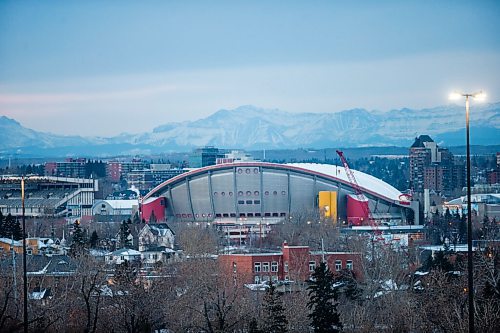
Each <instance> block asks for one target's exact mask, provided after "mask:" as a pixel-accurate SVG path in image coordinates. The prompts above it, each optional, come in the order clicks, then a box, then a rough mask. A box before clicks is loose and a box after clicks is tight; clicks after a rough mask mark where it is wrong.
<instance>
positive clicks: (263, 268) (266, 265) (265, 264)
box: [262, 262, 269, 272]
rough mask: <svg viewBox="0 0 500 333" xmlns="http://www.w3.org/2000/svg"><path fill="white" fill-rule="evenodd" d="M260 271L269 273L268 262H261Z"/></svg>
mask: <svg viewBox="0 0 500 333" xmlns="http://www.w3.org/2000/svg"><path fill="white" fill-rule="evenodd" d="M262 271H263V272H269V263H268V262H263V263H262Z"/></svg>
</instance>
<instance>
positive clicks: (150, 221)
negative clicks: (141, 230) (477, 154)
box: [149, 210, 156, 223]
mask: <svg viewBox="0 0 500 333" xmlns="http://www.w3.org/2000/svg"><path fill="white" fill-rule="evenodd" d="M149 223H156V215H155V211H154V210H153V211H152V212H151V215H150V216H149Z"/></svg>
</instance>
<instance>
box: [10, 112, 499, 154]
mask: <svg viewBox="0 0 500 333" xmlns="http://www.w3.org/2000/svg"><path fill="white" fill-rule="evenodd" d="M464 127H465V111H464V108H463V106H455V105H448V106H440V107H435V108H431V109H421V110H412V109H399V110H391V111H388V112H381V111H367V110H364V109H352V110H345V111H341V112H336V113H290V112H285V111H281V110H277V109H263V108H258V107H254V106H251V105H247V106H241V107H238V108H236V109H234V110H220V111H217V112H216V113H214V114H212V115H211V116H209V117H207V118H204V119H199V120H196V121H186V122H181V123H167V124H164V125H159V126H158V127H156V128H155V129H154V130H153V131H152V132H147V133H141V134H135V135H128V134H127V135H119V136H115V137H111V138H83V137H79V136H71V137H68V136H60V135H53V134H50V133H42V132H37V131H34V130H31V129H27V128H25V127H22V126H21V125H20V124H19V123H18V122H16V121H15V120H12V119H9V118H7V117H4V116H3V117H0V140H1V141H0V152H4V153H9V152H10V153H12V152H14V151H21V152H24V153H29V152H34V151H36V152H38V153H43V151H44V150H46V151H48V150H50V151H52V153H55V152H57V151H60V152H61V153H62V154H68V153H72V154H75V155H81V154H84V153H87V154H95V153H96V152H97V153H98V154H100V155H116V154H130V153H133V154H138V153H152V152H162V151H163V152H165V151H187V150H190V149H192V148H193V147H199V146H205V145H213V146H217V147H220V148H244V149H262V148H266V149H271V148H298V147H314V148H326V147H362V146H389V145H391V146H403V147H407V146H409V145H410V144H411V143H412V142H413V139H414V137H415V136H417V135H420V134H428V135H430V136H431V137H432V138H433V139H434V140H435V141H437V142H438V143H440V144H441V145H444V146H453V145H463V143H464V131H465V129H464ZM471 138H472V142H473V143H474V144H482V145H494V144H500V103H494V104H488V105H482V106H479V105H476V106H475V107H474V109H473V112H471Z"/></svg>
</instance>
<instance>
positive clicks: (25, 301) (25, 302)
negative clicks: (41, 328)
mask: <svg viewBox="0 0 500 333" xmlns="http://www.w3.org/2000/svg"><path fill="white" fill-rule="evenodd" d="M21 203H22V219H23V291H24V293H23V294H24V295H23V296H24V297H23V308H24V316H23V319H24V323H23V324H24V325H23V327H24V333H28V277H27V268H26V241H27V240H26V216H25V215H26V214H25V213H26V212H25V208H24V207H25V206H24V177H22V178H21Z"/></svg>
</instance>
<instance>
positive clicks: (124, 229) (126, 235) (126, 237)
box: [120, 220, 133, 249]
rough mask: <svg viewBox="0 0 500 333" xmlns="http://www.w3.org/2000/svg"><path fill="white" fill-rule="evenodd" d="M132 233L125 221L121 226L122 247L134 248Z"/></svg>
mask: <svg viewBox="0 0 500 333" xmlns="http://www.w3.org/2000/svg"><path fill="white" fill-rule="evenodd" d="M130 235H131V232H130V228H129V226H128V223H127V221H125V220H123V221H122V224H121V226H120V245H121V247H125V248H127V249H130V248H132V245H133V244H132V239H131V237H130Z"/></svg>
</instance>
